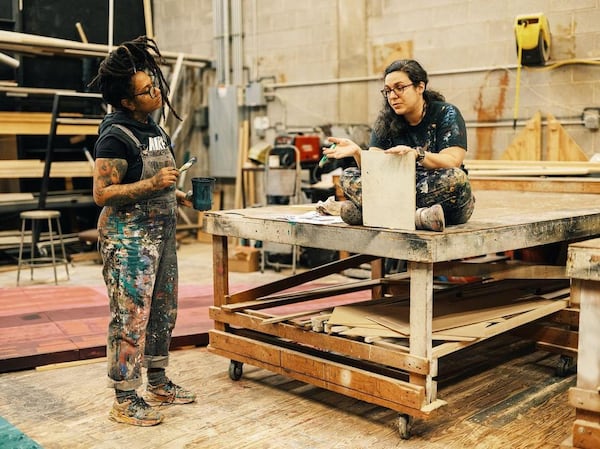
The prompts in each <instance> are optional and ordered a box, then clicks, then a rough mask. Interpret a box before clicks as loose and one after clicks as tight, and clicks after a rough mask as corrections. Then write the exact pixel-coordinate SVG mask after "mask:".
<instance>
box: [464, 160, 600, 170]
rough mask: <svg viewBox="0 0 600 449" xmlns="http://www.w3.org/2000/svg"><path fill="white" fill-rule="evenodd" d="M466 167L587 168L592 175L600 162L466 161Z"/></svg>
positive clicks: (489, 168) (599, 166) (598, 168)
mask: <svg viewBox="0 0 600 449" xmlns="http://www.w3.org/2000/svg"><path fill="white" fill-rule="evenodd" d="M464 165H465V167H466V168H467V169H469V170H470V169H480V168H483V169H488V170H491V169H494V168H499V169H519V168H523V169H529V168H538V167H541V168H587V169H589V170H590V172H592V173H597V172H599V171H600V162H592V161H588V160H585V161H581V160H575V161H573V160H567V161H560V160H556V161H529V160H526V161H522V160H506V159H465V161H464Z"/></svg>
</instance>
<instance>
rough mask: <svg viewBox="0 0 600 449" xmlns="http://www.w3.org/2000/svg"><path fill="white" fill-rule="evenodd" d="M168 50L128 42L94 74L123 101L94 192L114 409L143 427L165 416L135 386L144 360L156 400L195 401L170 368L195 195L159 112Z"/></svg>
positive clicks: (101, 155)
mask: <svg viewBox="0 0 600 449" xmlns="http://www.w3.org/2000/svg"><path fill="white" fill-rule="evenodd" d="M160 57H161V55H160V52H159V50H158V47H157V46H156V43H155V42H154V41H153V40H152V39H149V38H147V37H144V36H142V37H138V38H137V39H135V40H133V41H130V42H124V43H123V44H121V45H120V46H119V47H118V48H116V49H115V50H114V51H112V52H111V53H110V54H109V55H108V56H107V57H106V58H105V59H104V60H103V61H102V63H101V64H100V67H99V70H98V75H97V76H96V77H95V78H94V80H93V81H92V83H91V84H97V85H98V86H99V88H100V91H101V93H102V96H103V98H104V100H105V101H106V102H107V103H109V104H110V105H112V106H113V107H114V109H115V112H112V113H109V114H107V115H106V117H105V118H104V120H103V121H102V123H101V124H100V128H99V137H98V140H97V142H96V145H95V148H94V157H95V167H94V200H95V202H96V204H98V205H99V206H101V207H103V209H102V212H101V214H100V217H99V219H98V231H99V239H100V249H101V253H102V260H103V263H104V267H103V276H104V281H105V283H106V287H107V290H108V297H109V301H110V312H111V320H110V323H109V326H108V339H107V350H106V352H107V363H108V378H109V385H110V386H111V387H112V388H114V389H115V392H116V398H115V402H114V404H113V407H112V409H111V411H110V415H109V416H110V418H111V419H112V420H114V421H117V422H122V423H127V424H132V425H136V426H152V425H155V424H159V423H160V422H161V421H162V419H163V416H162V414H161V413H159V412H158V411H156V410H154V409H153V408H152V407H151V406H150V405H148V403H147V402H146V401H145V400H144V399H143V398H142V397H140V396H138V394H137V392H136V389H137V388H138V387H139V386H140V385H141V384H142V365H144V366H145V367H147V369H148V372H147V377H148V386H147V392H146V396H147V397H148V398H149V400H150V399H152V400H153V401H157V402H160V403H175V404H184V403H189V402H193V401H194V400H195V395H194V394H193V393H192V392H190V391H187V390H185V389H183V388H181V387H179V386H178V385H175V384H174V383H173V382H171V380H169V378H168V377H167V376H166V374H165V367H166V366H167V364H168V361H169V344H170V342H171V333H172V331H173V328H174V327H175V320H176V317H177V281H178V269H177V254H176V252H175V249H176V240H175V226H176V214H177V204H178V203H179V204H180V205H185V206H188V207H189V206H191V203H190V201H189V200H186V197H185V193H184V192H182V191H180V190H177V189H176V182H177V178H178V177H179V171H178V170H177V168H176V167H175V159H174V156H173V152H172V149H171V141H170V139H169V137H168V136H167V134H166V133H165V132H164V130H163V129H162V128H160V127H159V126H158V125H157V124H156V122H155V121H154V120H153V119H152V117H151V116H150V114H151V113H152V112H154V111H156V110H158V109H160V108H161V107H162V106H163V101H164V102H165V103H166V104H167V106H169V107H171V105H170V104H169V101H168V89H169V88H168V86H167V83H166V81H165V78H164V76H163V74H162V72H161V70H160V67H159V66H158V64H157V61H156V59H157V58H160ZM171 109H172V108H171ZM173 113H174V114H175V116H176V117H177V118H179V117H178V116H177V113H176V112H175V111H173ZM163 114H164V111H163Z"/></svg>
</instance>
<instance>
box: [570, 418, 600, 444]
mask: <svg viewBox="0 0 600 449" xmlns="http://www.w3.org/2000/svg"><path fill="white" fill-rule="evenodd" d="M573 447H575V448H579V449H598V448H599V447H600V424H598V423H596V422H589V421H584V420H581V419H577V420H575V422H574V423H573Z"/></svg>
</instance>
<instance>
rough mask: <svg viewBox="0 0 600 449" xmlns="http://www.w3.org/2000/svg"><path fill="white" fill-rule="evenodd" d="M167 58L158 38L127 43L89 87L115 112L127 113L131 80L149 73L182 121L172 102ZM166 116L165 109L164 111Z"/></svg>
mask: <svg viewBox="0 0 600 449" xmlns="http://www.w3.org/2000/svg"><path fill="white" fill-rule="evenodd" d="M163 61H164V59H163V57H162V55H161V54H160V51H159V49H158V46H157V45H156V42H155V41H154V39H151V38H149V37H147V36H139V37H137V38H135V39H134V40H132V41H127V42H123V43H122V44H121V45H119V46H118V47H117V48H115V49H114V50H113V51H111V52H110V53H109V54H108V56H107V57H106V58H104V60H103V61H102V62H101V63H100V67H99V68H98V74H97V75H96V76H95V77H94V79H93V80H92V81H91V82H90V83H89V85H88V86H90V87H91V86H94V85H97V86H98V88H99V89H100V92H101V93H102V98H103V99H104V101H106V102H107V103H108V104H110V105H112V106H113V107H114V108H115V109H119V110H123V106H122V105H121V100H122V99H123V98H131V97H132V96H133V85H132V83H131V77H132V76H133V75H134V74H135V73H136V72H139V71H142V70H144V71H147V72H148V74H150V75H152V76H153V77H154V78H155V80H157V81H158V86H157V87H158V89H159V90H160V94H161V97H162V99H163V101H164V102H165V103H166V105H167V106H168V107H169V109H170V110H171V111H172V112H173V115H175V117H177V119H178V120H181V117H179V115H178V114H177V112H176V111H175V109H173V106H172V105H171V102H170V101H169V85H168V83H167V80H166V79H165V77H164V75H163V73H162V70H161V69H160V66H159V65H158V64H159V63H160V62H163ZM161 113H162V116H163V118H164V117H165V111H164V108H163V109H162V111H161Z"/></svg>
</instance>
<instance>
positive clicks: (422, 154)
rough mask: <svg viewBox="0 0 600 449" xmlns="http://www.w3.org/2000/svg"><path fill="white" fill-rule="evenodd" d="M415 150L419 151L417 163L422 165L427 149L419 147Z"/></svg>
mask: <svg viewBox="0 0 600 449" xmlns="http://www.w3.org/2000/svg"><path fill="white" fill-rule="evenodd" d="M415 150H417V163H418V164H420V163H421V162H422V161H423V159H425V148H423V147H417V148H415Z"/></svg>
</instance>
